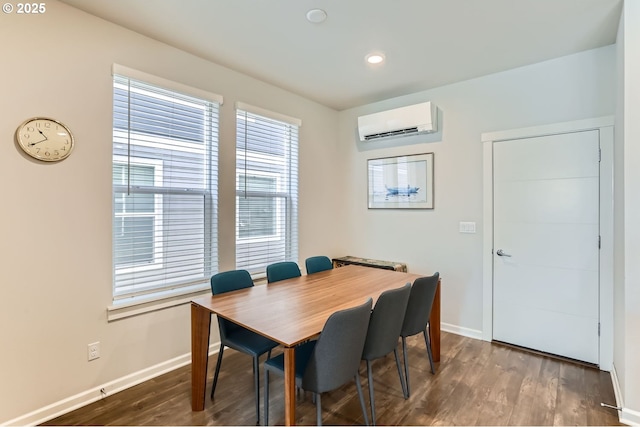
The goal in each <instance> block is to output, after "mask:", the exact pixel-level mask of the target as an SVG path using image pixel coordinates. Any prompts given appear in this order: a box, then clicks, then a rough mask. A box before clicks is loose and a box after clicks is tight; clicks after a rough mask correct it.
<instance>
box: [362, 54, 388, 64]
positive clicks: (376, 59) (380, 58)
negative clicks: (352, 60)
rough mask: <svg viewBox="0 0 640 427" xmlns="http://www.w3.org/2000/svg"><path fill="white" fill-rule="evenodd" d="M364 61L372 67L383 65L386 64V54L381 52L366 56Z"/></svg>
mask: <svg viewBox="0 0 640 427" xmlns="http://www.w3.org/2000/svg"><path fill="white" fill-rule="evenodd" d="M364 59H365V60H366V61H367V63H369V64H372V65H376V64H381V63H383V62H384V54H382V53H380V52H376V53H370V54H368V55H367V56H365V57H364Z"/></svg>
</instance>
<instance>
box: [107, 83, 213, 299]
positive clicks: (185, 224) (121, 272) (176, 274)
mask: <svg viewBox="0 0 640 427" xmlns="http://www.w3.org/2000/svg"><path fill="white" fill-rule="evenodd" d="M138 74H140V73H138ZM136 77H138V76H136ZM150 79H153V76H150ZM211 98H213V99H216V96H215V95H213V96H212V97H211ZM218 110H219V102H215V101H211V100H208V99H202V98H199V97H195V96H192V95H189V94H185V93H182V92H178V91H175V90H171V89H166V88H163V87H160V86H158V85H155V84H150V83H146V82H143V81H140V80H136V79H132V78H129V77H127V76H123V75H118V74H114V79H113V277H114V285H113V288H114V289H113V295H114V301H115V300H122V299H124V298H131V297H141V296H146V297H150V298H157V297H161V296H163V295H165V294H169V295H174V294H176V293H177V294H180V293H186V292H191V291H194V290H196V289H199V288H207V287H208V286H209V284H208V281H209V279H210V277H211V275H212V274H213V273H215V272H216V271H217V268H218V267H217V259H218V256H217V255H218V254H217V247H218V243H217V200H218V193H217V178H218Z"/></svg>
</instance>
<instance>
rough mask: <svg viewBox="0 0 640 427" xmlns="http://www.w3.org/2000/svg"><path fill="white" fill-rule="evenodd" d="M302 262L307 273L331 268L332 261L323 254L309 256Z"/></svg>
mask: <svg viewBox="0 0 640 427" xmlns="http://www.w3.org/2000/svg"><path fill="white" fill-rule="evenodd" d="M304 264H305V267H306V269H307V274H313V273H319V272H321V271H325V270H331V269H332V268H333V263H332V262H331V260H330V259H329V257H326V256H324V255H318V256H312V257H309V258H307V259H306V260H305V261H304Z"/></svg>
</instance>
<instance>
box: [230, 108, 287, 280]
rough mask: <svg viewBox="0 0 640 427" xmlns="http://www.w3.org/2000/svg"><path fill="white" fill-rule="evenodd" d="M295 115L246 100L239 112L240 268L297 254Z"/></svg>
mask: <svg viewBox="0 0 640 427" xmlns="http://www.w3.org/2000/svg"><path fill="white" fill-rule="evenodd" d="M299 126H300V122H299V120H297V119H293V118H289V117H285V116H281V115H278V114H276V113H271V112H267V111H264V110H261V109H258V108H256V107H251V106H247V105H244V104H240V105H238V111H237V115H236V267H237V268H240V269H246V270H248V271H249V272H250V273H251V274H253V275H256V274H258V275H259V274H264V272H265V269H266V266H267V265H269V264H271V263H273V262H278V261H285V260H286V261H297V258H298V127H299Z"/></svg>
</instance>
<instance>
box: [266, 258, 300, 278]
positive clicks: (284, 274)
mask: <svg viewBox="0 0 640 427" xmlns="http://www.w3.org/2000/svg"><path fill="white" fill-rule="evenodd" d="M301 275H302V273H301V272H300V267H298V264H296V263H295V262H293V261H282V262H275V263H273V264H269V265H268V266H267V283H273V282H278V281H280V280H285V279H291V278H293V277H300V276H301Z"/></svg>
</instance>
